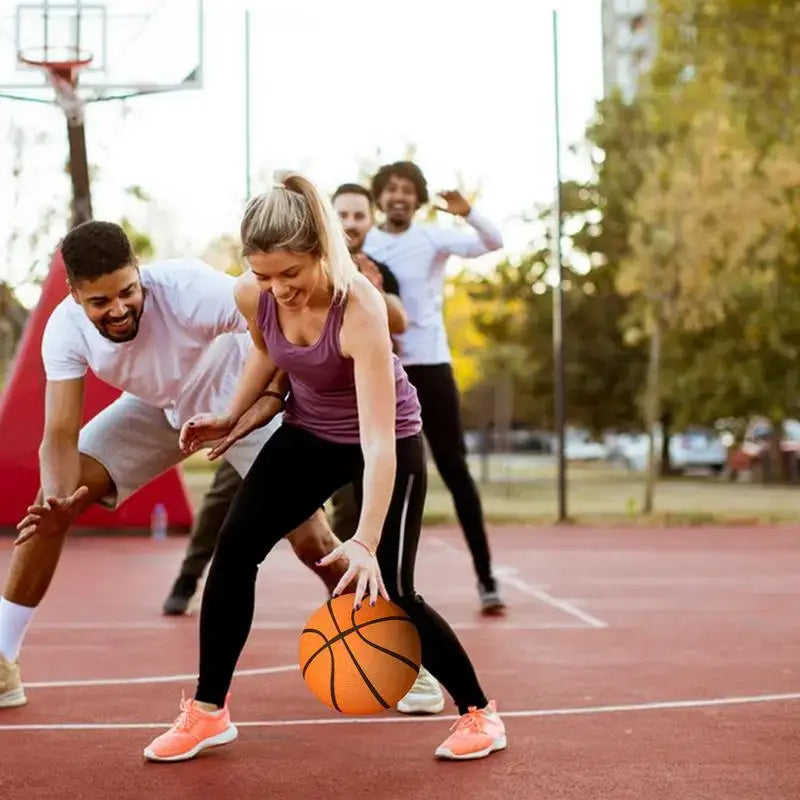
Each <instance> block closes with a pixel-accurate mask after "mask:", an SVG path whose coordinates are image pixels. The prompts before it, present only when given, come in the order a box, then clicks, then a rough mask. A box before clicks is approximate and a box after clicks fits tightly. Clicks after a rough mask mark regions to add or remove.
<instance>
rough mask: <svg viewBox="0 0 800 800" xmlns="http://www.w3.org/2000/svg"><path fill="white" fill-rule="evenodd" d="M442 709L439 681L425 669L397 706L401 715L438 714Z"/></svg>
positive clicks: (442, 700)
mask: <svg viewBox="0 0 800 800" xmlns="http://www.w3.org/2000/svg"><path fill="white" fill-rule="evenodd" d="M443 708H444V695H443V694H442V689H441V687H440V686H439V681H437V680H436V678H434V677H433V675H431V674H430V672H428V670H426V669H425V667H420V668H419V675H417V679H416V680H415V681H414V685H413V686H412V687H411V688H410V689H409V690H408V694H407V695H406V696H405V697H404V698H402V700H400V702H399V703H398V704H397V710H398V711H399V712H400V713H401V714H438V713H439V712H440V711H441V710H442V709H443Z"/></svg>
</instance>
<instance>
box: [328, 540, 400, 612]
mask: <svg viewBox="0 0 800 800" xmlns="http://www.w3.org/2000/svg"><path fill="white" fill-rule="evenodd" d="M342 558H343V559H345V560H346V561H347V564H348V566H347V571H346V572H345V573H344V575H342V579H341V580H340V581H339V583H338V584H337V585H336V588H335V589H334V590H333V596H334V597H338V596H339V595H340V594H341V593H342V592H343V591H344V590H345V589H346V588H347V587H348V586H349V585H350V584H351V583H352V582H353V580H356V593H355V597H354V598H353V608H355V609H356V610H358V609H359V608H361V600H362V599H363V598H364V594H365V593H366V591H367V588H369V602H370V605H372V606H374V605H375V603H376V602H377V601H378V594H379V593H380V595H381V597H383V598H384V600H388V599H389V593H388V592H387V591H386V587H385V586H384V585H383V578H382V577H381V569H380V567H379V566H378V559H377V558H376V557H375V556H374V555H373V554H372V551H371V550H370V549H369V548H368V547H367V546H366V545H365V544H363V543H362V542H361V541H360V540H359V539H357V538H356V536H354V537H353V538H352V539H348V540H347V541H346V542H342V543H341V544H340V545H338V546H337V547H335V548H334V549H333V550H331V552H330V553H328V555H326V556H325V557H324V558H322V559H320V560H319V561H318V562H317V566H320V567H327V566H328V565H329V564H333V563H334V562H336V561H339V560H340V559H342Z"/></svg>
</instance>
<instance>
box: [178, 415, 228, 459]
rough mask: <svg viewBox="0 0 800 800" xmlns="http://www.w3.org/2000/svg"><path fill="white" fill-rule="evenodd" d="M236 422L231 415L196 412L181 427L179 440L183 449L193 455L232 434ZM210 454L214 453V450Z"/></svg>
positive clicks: (187, 453)
mask: <svg viewBox="0 0 800 800" xmlns="http://www.w3.org/2000/svg"><path fill="white" fill-rule="evenodd" d="M235 424H236V420H233V419H231V418H230V417H224V416H215V415H213V414H195V416H193V417H192V418H191V419H190V420H189V421H188V422H186V423H184V425H183V427H182V428H181V433H180V438H179V440H178V443H179V445H180V448H181V451H182V452H183V453H185V454H186V455H191V454H192V453H196V452H197V451H198V450H200V449H201V448H202V447H204V446H205V445H207V444H209V443H210V442H219V441H220V440H221V439H225V437H227V436H228V434H230V432H231V431H232V430H233V428H234V425H235ZM225 449H227V447H226V448H225ZM210 455H213V451H212V453H211V454H210Z"/></svg>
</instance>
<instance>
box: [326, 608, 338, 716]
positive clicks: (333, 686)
mask: <svg viewBox="0 0 800 800" xmlns="http://www.w3.org/2000/svg"><path fill="white" fill-rule="evenodd" d="M327 605H328V613H329V614H330V615H331V618H332V619H333V624H334V625H336V617H334V616H333V610H332V609H331V601H330V600H328V603H327ZM336 630H337V631H338V630H339V626H338V625H336ZM325 647H326V648H327V649H328V651H329V652H330V654H331V703H333V707H334V708H335V709H336V710H337V711H338V712H339V713H340V714H341V713H342V709H341V708H339V704H338V703H337V702H336V681H335V678H336V658H335V656H334V655H333V648H331V647H330V646H329V645H328V644H326V645H325Z"/></svg>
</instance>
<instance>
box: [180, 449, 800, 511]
mask: <svg viewBox="0 0 800 800" xmlns="http://www.w3.org/2000/svg"><path fill="white" fill-rule="evenodd" d="M185 466H186V469H185V472H184V474H185V477H186V481H187V484H188V485H189V488H190V491H191V494H192V499H193V501H194V502H195V503H199V502H200V499H201V498H202V494H203V492H204V491H205V489H206V487H207V486H208V483H209V481H210V479H211V475H212V473H211V471H210V469H209V465H208V462H207V461H205V458H204V457H203V456H200V457H197V456H195V457H193V458H192V459H189V461H188V463H187V464H186V465H185ZM470 466H471V468H472V471H473V475H475V476H476V479H478V477H479V476H480V475H481V469H480V464H479V463H478V461H477V460H473V459H470ZM489 477H490V478H491V480H490V481H489V482H481V483H479V486H480V491H481V497H482V499H483V505H484V513H485V515H486V518H487V520H489V521H490V522H494V523H514V522H528V523H539V524H547V523H552V522H553V521H554V520H555V518H556V511H557V509H556V485H555V470H554V465H553V464H552V462H551V461H549V460H545V459H535V458H511V459H505V458H501V457H498V458H494V459H493V460H492V461H491V463H490V470H489ZM567 487H568V488H567V508H568V513H569V516H570V521H572V522H576V523H581V524H604V523H605V524H609V523H615V524H630V525H642V524H646V525H652V524H657V523H660V524H668V525H707V524H722V523H740V524H757V523H781V522H790V521H797V520H798V518H799V517H800V487H795V486H761V485H758V484H749V483H732V482H730V481H726V480H722V479H720V478H716V477H705V476H697V477H677V478H669V479H664V480H661V481H659V483H658V486H657V489H656V497H655V513H654V514H653V515H650V516H644V515H642V514H641V513H640V510H641V504H642V498H643V494H644V489H643V476H642V475H640V474H638V473H633V472H628V471H626V470H623V469H620V468H614V467H609V466H607V465H602V464H570V465H569V468H568V484H567ZM425 522H426V524H429V525H431V524H437V523H452V522H455V514H454V511H453V505H452V501H451V499H450V495H449V493H448V492H447V490H446V489H445V487H444V486H443V484H442V482H441V479H440V478H439V475H438V473H437V472H436V470H435V468H433V467H431V469H430V473H429V489H428V498H427V503H426V507H425Z"/></svg>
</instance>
